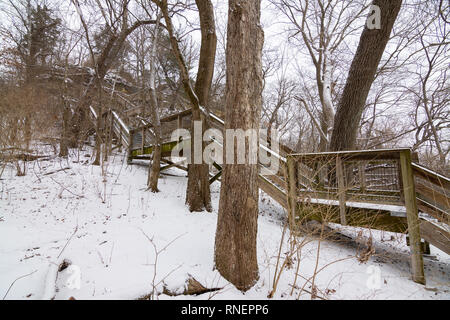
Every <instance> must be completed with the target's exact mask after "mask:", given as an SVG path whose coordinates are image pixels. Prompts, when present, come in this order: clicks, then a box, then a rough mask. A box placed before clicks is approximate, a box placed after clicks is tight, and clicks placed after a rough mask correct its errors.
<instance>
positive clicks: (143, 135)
mask: <svg viewBox="0 0 450 320" xmlns="http://www.w3.org/2000/svg"><path fill="white" fill-rule="evenodd" d="M141 137H142V142H141V152H142V154H144V145H145V129H144V128H142V131H141Z"/></svg>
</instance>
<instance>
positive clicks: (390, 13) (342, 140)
mask: <svg viewBox="0 0 450 320" xmlns="http://www.w3.org/2000/svg"><path fill="white" fill-rule="evenodd" d="M401 4H402V0H374V1H373V5H376V6H378V7H379V8H380V9H381V29H379V30H378V29H373V30H370V29H368V28H367V26H366V27H365V29H364V31H363V32H362V34H361V38H360V41H359V45H358V48H357V50H356V54H355V57H354V58H353V62H352V65H351V67H350V72H349V75H348V78H347V82H346V84H345V88H344V92H343V93H342V97H341V100H340V102H339V105H338V108H337V112H336V116H335V121H334V130H333V134H332V137H331V145H330V149H331V150H335V151H341V150H351V149H354V148H355V144H356V136H357V133H358V127H359V125H360V121H361V116H362V112H363V111H364V107H365V103H366V100H367V96H368V94H369V90H370V87H371V86H372V83H373V81H374V80H375V74H376V71H377V67H378V64H379V63H380V60H381V57H382V56H383V52H384V49H385V48H386V45H387V43H388V41H389V37H390V34H391V31H392V27H393V26H394V22H395V20H396V19H397V15H398V13H399V11H400V7H401Z"/></svg>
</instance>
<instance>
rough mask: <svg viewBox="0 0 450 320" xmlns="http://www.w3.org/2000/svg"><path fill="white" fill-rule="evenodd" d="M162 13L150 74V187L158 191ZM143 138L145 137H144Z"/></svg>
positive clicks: (159, 16)
mask: <svg viewBox="0 0 450 320" xmlns="http://www.w3.org/2000/svg"><path fill="white" fill-rule="evenodd" d="M161 16H162V14H161V13H160V14H159V15H158V19H157V21H156V26H155V34H154V37H153V43H152V49H151V56H150V76H149V86H150V88H149V93H150V104H151V105H150V112H151V119H152V124H153V133H154V139H155V143H154V144H153V149H154V150H153V157H152V166H151V167H150V168H149V172H148V183H147V185H148V188H149V189H150V191H151V192H158V191H159V190H158V179H159V171H160V167H161V143H162V141H161V122H160V119H159V113H158V100H157V98H156V90H155V76H156V49H157V46H158V35H159V20H160V19H161ZM142 138H143V137H142Z"/></svg>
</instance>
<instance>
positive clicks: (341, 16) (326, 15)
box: [272, 0, 367, 151]
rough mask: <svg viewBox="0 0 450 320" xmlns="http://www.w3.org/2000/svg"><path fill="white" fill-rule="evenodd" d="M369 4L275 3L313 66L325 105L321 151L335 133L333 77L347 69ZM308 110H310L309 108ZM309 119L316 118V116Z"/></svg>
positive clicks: (275, 0)
mask: <svg viewBox="0 0 450 320" xmlns="http://www.w3.org/2000/svg"><path fill="white" fill-rule="evenodd" d="M365 2H366V1H327V0H314V1H310V0H300V1H289V0H272V3H273V4H275V6H276V7H277V8H278V9H279V11H281V12H282V13H283V15H284V16H285V17H286V18H287V19H288V21H289V22H290V23H289V27H288V31H289V34H290V35H289V36H290V38H291V39H295V38H296V37H297V36H299V37H300V39H301V40H300V43H301V45H302V46H303V47H305V48H306V51H307V55H308V56H309V58H310V59H311V61H312V63H313V67H314V73H315V83H316V90H317V93H318V96H319V100H320V104H321V110H320V114H319V117H320V118H319V120H315V119H314V121H317V122H318V123H320V130H321V131H322V132H323V133H324V134H323V135H321V139H320V150H321V151H326V150H327V148H328V145H329V140H330V136H331V132H332V129H333V121H334V113H335V112H334V103H333V100H334V98H335V96H336V94H335V92H334V82H335V81H336V75H334V74H333V73H334V72H335V71H336V70H335V69H336V68H337V67H342V65H343V64H344V65H345V63H344V61H343V56H344V54H343V49H346V47H347V46H348V43H347V41H348V38H350V37H351V36H352V35H354V34H355V32H356V31H357V30H358V29H359V28H360V26H359V24H358V23H357V21H358V19H360V18H361V16H362V14H363V13H364V11H365V9H366V8H367V5H366V4H365ZM305 69H306V68H305V67H304V66H302V67H301V70H300V72H302V73H304V72H306V70H305ZM304 101H305V100H304ZM305 102H306V101H305ZM304 106H305V107H308V105H307V104H305V105H304ZM309 115H310V116H311V117H313V116H314V115H313V113H312V112H309Z"/></svg>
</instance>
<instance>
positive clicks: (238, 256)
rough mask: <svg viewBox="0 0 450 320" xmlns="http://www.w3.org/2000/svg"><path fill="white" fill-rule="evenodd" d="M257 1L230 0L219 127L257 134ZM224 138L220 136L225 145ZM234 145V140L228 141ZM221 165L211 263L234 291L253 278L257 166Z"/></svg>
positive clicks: (245, 287) (259, 67)
mask: <svg viewBox="0 0 450 320" xmlns="http://www.w3.org/2000/svg"><path fill="white" fill-rule="evenodd" d="M260 9H261V2H260V0H230V1H229V8H228V31H227V52H226V62H227V71H226V76H227V80H226V116H225V129H242V130H244V131H245V130H247V129H255V130H257V133H258V134H257V135H258V138H259V125H260V123H259V122H260V114H261V106H262V87H263V76H262V62H261V56H262V46H263V42H264V34H263V31H262V28H261V26H260V14H261V13H260ZM228 143H231V144H234V141H233V140H232V141H228V140H227V139H226V138H225V146H224V147H225V148H224V150H226V146H227V144H228ZM234 149H235V150H236V145H235V146H234ZM249 157H250V153H249V148H246V150H245V159H246V163H245V164H227V163H225V164H224V166H223V178H222V186H221V192H220V202H219V215H218V221H217V231H216V239H215V265H216V268H217V269H218V271H219V272H220V274H221V275H222V276H223V277H224V278H226V279H227V280H228V281H230V282H231V283H233V284H234V285H235V286H236V287H237V288H238V289H239V290H242V291H246V290H248V289H249V288H251V287H252V286H253V285H254V284H255V283H256V281H257V280H258V278H259V272H258V262H257V255H256V234H257V221H258V197H259V191H258V166H257V164H250V162H249Z"/></svg>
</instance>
